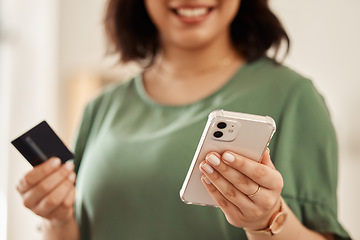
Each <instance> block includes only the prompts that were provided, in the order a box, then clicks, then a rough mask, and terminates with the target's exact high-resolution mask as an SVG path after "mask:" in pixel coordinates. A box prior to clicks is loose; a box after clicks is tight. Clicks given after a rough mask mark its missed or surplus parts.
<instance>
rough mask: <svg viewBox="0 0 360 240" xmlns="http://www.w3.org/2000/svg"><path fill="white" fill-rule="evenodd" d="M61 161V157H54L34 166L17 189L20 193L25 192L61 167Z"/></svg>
mask: <svg viewBox="0 0 360 240" xmlns="http://www.w3.org/2000/svg"><path fill="white" fill-rule="evenodd" d="M60 164H61V161H60V159H59V158H52V159H50V160H48V161H46V162H44V163H42V164H40V165H38V166H36V167H34V168H33V169H32V170H31V171H30V172H28V173H27V174H26V175H25V176H24V177H23V178H22V179H21V180H20V182H19V184H18V185H17V187H16V188H17V190H18V191H19V192H20V193H24V192H26V191H27V190H29V189H30V188H32V187H33V186H34V185H35V184H37V183H38V182H40V181H41V180H42V179H43V178H45V177H46V176H48V175H49V174H51V173H52V172H54V171H55V170H56V169H58V168H59V166H60Z"/></svg>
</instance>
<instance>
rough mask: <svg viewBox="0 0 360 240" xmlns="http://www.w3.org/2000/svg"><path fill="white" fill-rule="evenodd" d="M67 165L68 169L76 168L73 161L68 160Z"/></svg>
mask: <svg viewBox="0 0 360 240" xmlns="http://www.w3.org/2000/svg"><path fill="white" fill-rule="evenodd" d="M65 167H66V169H67V170H69V171H72V170H74V163H73V162H72V161H68V162H66V163H65Z"/></svg>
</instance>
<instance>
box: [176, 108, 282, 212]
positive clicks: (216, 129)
mask: <svg viewBox="0 0 360 240" xmlns="http://www.w3.org/2000/svg"><path fill="white" fill-rule="evenodd" d="M275 130H276V125H275V121H274V119H272V118H271V117H269V116H259V115H252V114H246V113H238V112H230V111H224V110H215V111H213V112H211V113H210V114H209V118H208V121H207V123H206V126H205V129H204V132H203V134H202V136H201V139H200V142H199V145H198V147H197V149H196V152H195V155H194V158H193V160H192V162H191V165H190V168H189V171H188V173H187V175H186V178H185V181H184V183H183V186H182V188H181V190H180V198H181V200H182V201H183V202H185V203H187V204H196V205H203V206H217V204H216V202H215V201H214V200H213V199H212V198H211V196H210V195H209V194H208V192H207V190H206V188H205V186H204V185H203V183H202V182H201V176H202V173H201V171H200V170H199V165H200V162H202V161H203V160H204V159H205V156H206V155H207V154H208V153H209V152H211V151H215V152H218V153H220V154H222V153H223V152H225V151H227V150H228V151H233V152H235V153H238V154H240V155H243V156H245V157H247V158H250V159H252V160H254V161H260V160H261V157H262V155H263V153H264V151H265V150H266V147H267V146H268V145H269V143H270V140H271V138H272V136H273V134H274V133H275Z"/></svg>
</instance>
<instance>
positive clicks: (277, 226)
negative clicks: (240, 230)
mask: <svg viewBox="0 0 360 240" xmlns="http://www.w3.org/2000/svg"><path fill="white" fill-rule="evenodd" d="M275 206H276V207H275V211H273V213H272V214H271V215H270V217H269V218H268V220H267V221H266V223H265V224H263V226H264V227H259V228H244V230H245V231H246V232H247V233H251V234H258V235H269V236H272V235H275V234H278V233H279V232H280V231H281V230H282V228H283V225H284V223H285V221H286V217H287V212H286V211H285V207H284V206H285V202H284V200H283V199H282V198H281V197H280V199H279V201H278V203H277V204H276V205H275Z"/></svg>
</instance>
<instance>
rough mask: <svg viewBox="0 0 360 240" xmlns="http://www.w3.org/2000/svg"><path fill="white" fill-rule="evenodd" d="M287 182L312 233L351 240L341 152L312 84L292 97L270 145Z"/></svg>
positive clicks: (288, 197)
mask: <svg viewBox="0 0 360 240" xmlns="http://www.w3.org/2000/svg"><path fill="white" fill-rule="evenodd" d="M270 148H271V155H272V159H273V161H274V163H275V165H276V168H277V169H278V170H279V171H280V172H281V174H282V176H283V178H284V188H283V192H282V196H283V198H284V199H285V201H286V202H287V204H288V205H289V207H290V208H291V209H292V211H293V212H294V213H295V215H296V216H297V217H298V219H299V220H300V221H301V222H302V223H303V224H304V225H305V226H306V227H308V228H309V229H312V230H315V231H317V232H320V233H333V234H335V235H336V236H337V239H350V238H349V235H348V234H347V232H346V231H345V230H344V228H343V227H342V226H341V224H340V223H339V221H338V217H337V196H336V191H337V179H338V152H337V141H336V135H335V131H334V128H333V125H332V123H331V119H330V114H329V111H328V109H327V107H326V104H325V102H324V99H323V98H322V96H321V95H320V94H319V93H318V92H317V90H316V89H315V87H314V86H313V85H312V83H311V81H309V80H304V81H300V82H299V83H298V84H297V86H296V87H295V88H294V89H293V91H292V92H291V94H290V95H289V96H288V99H287V102H286V106H285V108H284V111H283V112H282V114H281V116H280V119H279V120H278V129H277V133H276V134H275V136H274V139H273V141H272V144H271V145H270Z"/></svg>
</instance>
